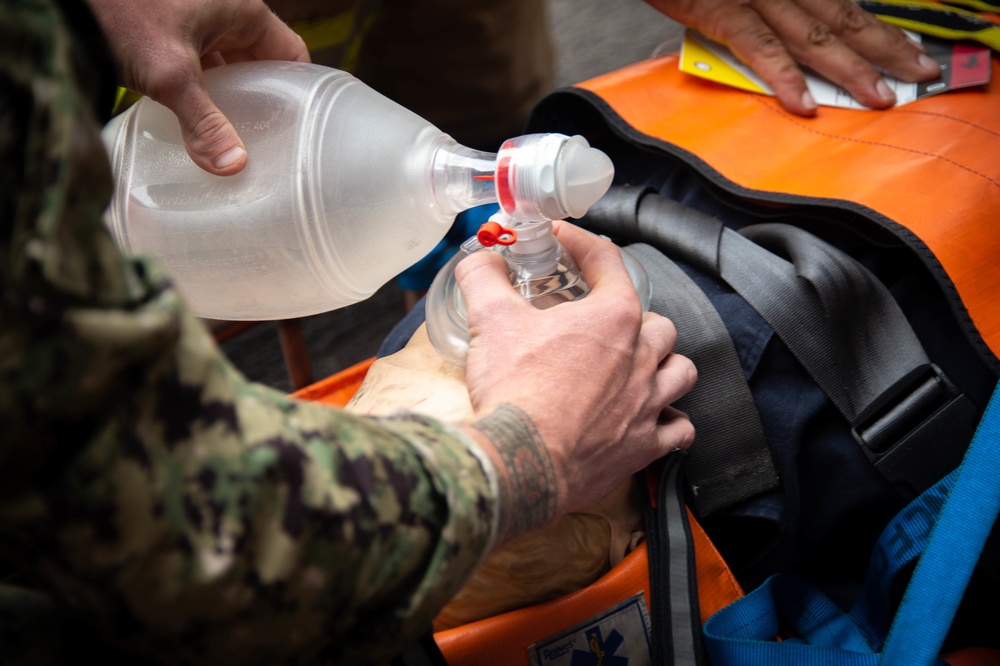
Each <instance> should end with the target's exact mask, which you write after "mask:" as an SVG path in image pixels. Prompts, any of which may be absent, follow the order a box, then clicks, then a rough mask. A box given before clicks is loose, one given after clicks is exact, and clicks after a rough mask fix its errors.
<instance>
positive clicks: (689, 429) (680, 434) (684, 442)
mask: <svg viewBox="0 0 1000 666" xmlns="http://www.w3.org/2000/svg"><path fill="white" fill-rule="evenodd" d="M695 434H696V433H695V428H694V424H693V423H691V419H689V418H688V417H687V416H686V415H685V416H684V418H683V419H682V420H681V423H680V427H679V428H678V429H677V440H678V441H677V446H678V447H679V448H682V449H686V448H688V447H690V446H691V445H692V444H694V438H695Z"/></svg>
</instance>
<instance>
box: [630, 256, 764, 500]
mask: <svg viewBox="0 0 1000 666" xmlns="http://www.w3.org/2000/svg"><path fill="white" fill-rule="evenodd" d="M627 250H628V252H629V253H630V254H631V255H632V256H634V257H635V258H636V259H637V260H638V261H639V263H640V264H641V265H642V266H643V268H645V269H646V272H647V274H648V275H649V279H650V281H651V283H652V284H653V285H654V288H653V295H652V299H651V301H650V310H652V311H653V312H656V313H658V314H661V315H663V316H665V317H667V318H668V319H670V320H671V321H673V322H674V326H675V327H676V328H677V345H676V347H675V351H676V352H677V353H679V354H683V355H684V356H687V357H688V358H691V359H693V360H694V361H695V362H696V364H697V366H698V372H699V375H698V376H699V379H698V383H697V384H696V385H695V387H694V389H693V390H692V391H691V392H690V393H689V394H688V395H686V396H684V397H683V398H681V399H680V400H678V401H677V402H676V403H674V406H675V407H677V408H678V409H680V410H682V411H684V412H685V413H686V414H687V415H688V417H689V418H690V419H691V422H692V423H693V424H694V426H695V430H696V431H697V433H698V449H697V454H696V455H692V456H691V457H690V458H689V459H688V461H687V463H686V465H685V467H686V472H685V473H686V476H687V478H688V479H689V480H691V493H692V495H693V497H692V498H691V504H692V509H693V510H694V511H695V512H696V514H697V515H699V516H707V515H710V514H711V513H713V512H715V511H718V510H720V509H724V508H726V507H729V506H732V505H733V504H736V503H737V502H740V501H742V500H745V499H747V498H749V497H753V496H754V495H757V494H758V493H762V492H764V491H767V490H770V489H772V488H776V487H777V486H778V474H777V472H776V471H775V467H774V461H773V460H772V458H771V450H770V449H769V448H768V445H767V439H766V438H765V437H764V429H763V427H762V426H761V424H760V416H759V415H758V413H757V407H756V405H755V404H754V402H753V396H752V395H751V394H750V388H749V387H748V386H747V382H746V379H745V377H744V374H743V367H742V366H741V365H740V361H739V357H738V356H737V355H736V349H735V347H734V346H733V342H732V339H731V338H730V337H729V331H728V330H727V329H726V325H725V324H724V323H723V321H722V319H721V318H720V317H719V314H718V312H716V310H715V308H714V307H713V306H712V303H711V301H709V299H708V297H707V296H705V293H704V292H703V291H702V290H701V289H700V288H699V287H698V285H697V284H695V283H694V281H693V280H692V279H691V278H690V277H688V275H687V274H686V273H685V272H684V271H682V270H681V269H680V268H679V267H678V266H677V264H675V263H674V262H673V261H672V260H671V259H670V258H669V257H667V256H666V255H665V254H664V253H663V252H660V251H659V250H657V249H656V248H654V247H652V246H650V245H646V244H642V243H638V244H635V245H629V246H628V248H627ZM721 405H725V407H724V408H720V406H721ZM702 449H708V450H712V451H720V452H724V455H701V453H702Z"/></svg>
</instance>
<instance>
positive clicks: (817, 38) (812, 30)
mask: <svg viewBox="0 0 1000 666" xmlns="http://www.w3.org/2000/svg"><path fill="white" fill-rule="evenodd" d="M806 42H807V44H808V45H809V46H810V47H815V48H828V47H830V46H832V45H833V44H835V43H836V42H837V36H836V35H835V34H834V33H833V31H832V30H831V29H830V26H828V25H827V24H825V23H823V22H821V21H811V22H810V24H809V30H808V32H807V33H806Z"/></svg>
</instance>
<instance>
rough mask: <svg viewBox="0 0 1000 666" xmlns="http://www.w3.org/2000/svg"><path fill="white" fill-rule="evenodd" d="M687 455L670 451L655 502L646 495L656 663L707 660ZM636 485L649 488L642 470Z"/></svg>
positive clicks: (686, 665) (685, 664) (692, 665)
mask: <svg viewBox="0 0 1000 666" xmlns="http://www.w3.org/2000/svg"><path fill="white" fill-rule="evenodd" d="M688 460H689V458H688V456H687V453H686V452H685V451H680V450H677V451H673V452H672V453H670V454H668V455H667V457H666V458H665V459H664V463H663V469H662V471H661V472H660V477H659V483H658V484H657V491H656V495H657V500H656V507H655V508H654V507H653V506H652V504H651V502H650V501H649V497H648V495H647V501H646V531H647V539H646V543H647V555H648V558H649V586H650V593H651V599H650V602H651V608H650V620H651V622H652V631H653V636H652V644H653V655H652V656H653V663H654V664H656V665H657V666H699V665H700V664H704V663H705V656H704V646H703V644H702V638H701V611H700V605H699V602H698V579H697V567H696V560H695V552H694V542H693V540H692V539H691V527H690V525H689V524H688V517H687V512H686V510H685V502H684V482H683V480H682V479H683V477H682V467H683V464H684V463H685V461H688ZM639 485H640V487H642V488H643V489H646V488H647V485H646V480H645V478H643V477H641V476H640V482H639Z"/></svg>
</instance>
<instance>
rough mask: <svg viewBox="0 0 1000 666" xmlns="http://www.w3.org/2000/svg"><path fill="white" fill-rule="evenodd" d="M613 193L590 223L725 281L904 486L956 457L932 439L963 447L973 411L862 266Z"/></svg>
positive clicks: (754, 230)
mask: <svg viewBox="0 0 1000 666" xmlns="http://www.w3.org/2000/svg"><path fill="white" fill-rule="evenodd" d="M609 194H610V196H606V197H605V199H606V200H607V201H606V205H605V200H602V201H601V202H598V204H597V205H596V206H594V207H593V208H591V211H590V213H589V214H588V216H587V218H586V221H587V225H588V226H590V227H591V228H592V229H595V230H599V231H602V232H604V233H608V234H609V235H612V236H619V237H621V236H624V237H625V238H628V239H631V240H641V241H643V242H647V243H650V244H652V245H654V246H655V247H656V248H657V249H659V250H661V251H663V252H664V253H666V254H669V255H671V256H673V257H676V258H678V259H679V260H684V261H687V262H689V263H690V264H691V265H693V266H695V267H697V268H698V269H700V270H702V271H704V272H706V273H708V274H710V275H716V276H718V277H719V278H720V279H722V280H723V281H725V282H726V283H727V284H729V286H730V287H731V288H732V289H734V290H735V291H736V292H737V293H738V294H739V295H740V296H741V297H743V298H744V299H745V300H746V301H747V302H748V303H750V305H751V306H753V307H754V309H755V310H757V312H758V313H759V314H760V315H761V316H762V317H763V318H764V319H765V321H767V323H768V324H769V325H770V326H771V327H772V328H773V329H774V330H775V332H776V333H777V334H778V335H779V336H780V337H781V339H782V340H783V341H784V342H785V344H786V345H787V346H788V348H789V349H790V350H791V352H792V353H793V354H794V355H795V357H796V358H797V359H798V360H799V362H800V363H802V365H803V367H804V368H805V369H806V371H807V372H808V373H809V375H810V376H811V377H812V378H813V379H814V380H815V381H816V383H817V384H818V385H819V386H820V387H821V388H822V389H823V390H824V392H825V393H826V394H827V395H828V396H829V398H830V400H831V401H832V402H833V404H834V405H835V406H836V407H837V409H838V410H839V411H840V412H841V414H843V416H844V417H845V419H847V421H848V422H849V423H850V424H851V427H852V432H853V434H854V436H855V439H856V440H857V441H858V443H859V444H860V445H861V447H862V450H863V451H864V452H865V455H866V456H867V457H868V458H869V459H870V460H871V461H872V462H873V463H875V465H876V467H877V468H878V469H879V471H880V472H882V474H883V475H884V476H885V477H886V478H887V479H888V480H889V481H890V482H891V483H893V484H894V485H895V486H897V488H899V489H900V491H901V492H903V493H904V494H905V495H915V494H916V493H919V492H920V491H922V490H923V489H924V488H926V487H927V486H929V485H930V484H931V483H933V482H934V481H935V480H936V479H937V478H940V477H941V476H943V475H944V474H945V473H947V472H949V471H950V470H951V469H953V468H954V467H955V466H956V465H957V464H958V462H959V461H960V460H961V456H962V454H963V453H964V451H963V447H959V446H942V445H941V443H940V442H941V441H942V440H941V439H940V438H939V437H937V435H938V434H939V433H940V432H942V430H947V431H953V436H952V437H950V438H948V439H947V440H944V441H951V442H956V441H963V440H964V441H965V442H967V441H968V438H967V437H964V434H965V433H968V434H969V435H971V432H972V429H973V428H974V427H975V422H976V413H975V409H974V407H973V406H972V405H971V403H970V402H969V401H968V400H967V399H966V398H965V397H964V396H963V395H962V394H961V393H960V392H958V391H957V390H956V389H955V388H954V386H952V385H951V384H950V382H948V381H947V379H946V378H944V377H943V375H942V374H941V373H940V371H939V370H938V369H937V368H936V367H935V366H933V365H932V364H931V363H930V361H929V360H928V358H927V356H926V354H925V353H924V351H923V348H922V346H921V345H920V342H919V340H917V338H916V336H915V334H914V333H913V330H912V328H911V327H910V325H909V322H907V320H906V318H905V316H904V315H903V313H902V311H901V310H900V309H899V307H898V305H897V304H896V302H895V300H893V298H892V296H891V294H889V292H888V290H887V289H886V288H885V286H884V285H883V284H882V283H881V282H879V281H878V280H877V279H876V278H875V277H874V276H873V275H872V274H871V273H870V272H869V271H868V270H867V269H865V268H864V267H863V266H861V265H860V264H859V263H858V262H856V261H855V260H854V259H852V258H851V257H849V256H848V255H846V254H844V253H843V252H840V251H839V250H837V249H836V248H834V247H832V246H830V245H829V244H827V243H825V242H823V241H822V240H820V239H819V238H817V237H815V236H813V235H812V234H809V233H808V232H805V231H804V230H802V229H799V228H797V227H793V226H791V225H784V224H759V225H753V226H750V227H746V228H744V229H743V230H741V232H739V233H738V232H736V231H734V230H732V229H728V228H726V227H725V226H724V225H723V224H722V223H721V222H719V221H718V220H716V219H714V218H712V217H709V216H707V215H704V214H703V213H700V212H698V211H696V210H693V209H691V208H688V207H686V206H684V205H682V204H680V203H678V202H675V201H672V200H669V199H665V198H663V197H660V196H658V195H656V194H655V193H650V192H649V191H647V190H642V189H641V188H614V189H613V192H612V193H609ZM715 406H716V408H718V407H720V406H724V405H720V404H719V403H715ZM959 433H961V434H962V436H955V435H956V434H959ZM700 444H704V442H700ZM704 449H710V450H709V451H705V450H704ZM704 449H703V447H702V446H699V447H695V451H694V454H693V455H694V456H695V457H699V456H706V455H708V456H711V457H714V458H716V460H717V461H718V462H719V464H724V463H725V461H726V459H727V455H726V453H725V451H724V450H723V449H722V448H721V446H712V447H704ZM695 476H696V475H694V474H690V475H689V476H688V481H689V483H692V484H693V483H697V479H696V478H695ZM703 494H704V490H703V491H701V492H700V493H699V502H700V501H702V499H703Z"/></svg>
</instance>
